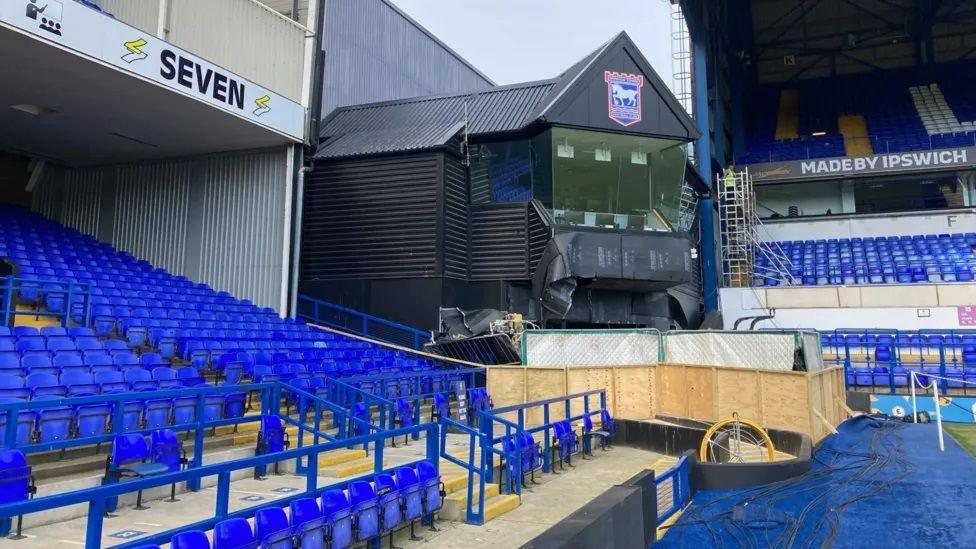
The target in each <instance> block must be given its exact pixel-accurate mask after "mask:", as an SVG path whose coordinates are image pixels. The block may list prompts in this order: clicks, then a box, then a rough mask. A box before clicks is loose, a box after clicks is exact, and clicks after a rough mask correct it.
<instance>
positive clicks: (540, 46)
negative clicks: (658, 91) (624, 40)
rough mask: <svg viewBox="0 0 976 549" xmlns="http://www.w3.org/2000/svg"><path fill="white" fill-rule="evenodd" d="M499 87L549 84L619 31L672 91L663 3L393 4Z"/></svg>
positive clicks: (421, 0)
mask: <svg viewBox="0 0 976 549" xmlns="http://www.w3.org/2000/svg"><path fill="white" fill-rule="evenodd" d="M392 1H393V3H394V4H396V5H397V6H398V7H399V8H400V9H402V10H403V11H405V12H406V13H407V14H408V15H410V17H413V18H414V19H416V20H417V21H418V22H419V23H420V24H421V25H423V26H424V27H426V28H427V30H429V31H431V32H432V33H433V34H434V35H435V36H437V37H438V38H440V39H441V41H443V42H444V43H445V44H447V45H448V46H450V47H451V48H452V49H453V50H454V51H456V52H458V53H459V54H460V55H461V56H462V57H464V58H465V59H467V60H468V61H469V62H470V63H471V64H472V65H474V66H475V67H477V68H478V69H479V70H480V71H481V72H483V73H485V74H486V75H488V77H489V78H491V79H492V80H494V81H495V82H497V83H498V84H513V83H516V82H527V81H530V80H541V79H544V78H552V77H554V76H556V75H557V74H559V73H560V72H562V71H563V70H565V69H567V68H569V66H570V65H572V64H573V63H575V62H576V61H579V60H580V59H581V58H582V57H583V56H584V55H586V54H588V53H590V52H591V51H593V50H595V49H596V48H597V47H599V46H600V45H601V44H603V43H604V42H606V41H607V40H609V39H610V38H612V37H613V36H614V35H616V34H617V33H618V32H620V31H621V30H625V31H627V34H629V35H630V37H631V38H632V39H633V40H634V42H636V43H637V46H638V47H639V48H640V49H641V51H642V52H643V53H644V56H645V57H647V59H648V60H649V61H650V62H651V65H653V66H654V70H655V71H657V73H658V74H659V75H660V76H661V79H662V80H664V82H666V83H667V84H668V85H669V86H670V85H671V20H670V17H671V15H670V14H671V8H670V3H669V2H667V0H612V1H610V0H392Z"/></svg>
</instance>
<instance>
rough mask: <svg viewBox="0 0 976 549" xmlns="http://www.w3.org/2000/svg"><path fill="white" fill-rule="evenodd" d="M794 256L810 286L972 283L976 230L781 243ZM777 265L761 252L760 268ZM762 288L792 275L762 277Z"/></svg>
mask: <svg viewBox="0 0 976 549" xmlns="http://www.w3.org/2000/svg"><path fill="white" fill-rule="evenodd" d="M774 246H778V247H779V248H780V249H782V250H783V252H784V255H785V256H786V257H787V258H789V261H790V265H791V267H790V269H791V273H790V274H792V278H793V280H794V281H795V282H796V283H797V284H802V285H804V286H826V285H841V284H845V285H849V284H908V283H916V282H938V283H941V282H972V281H973V275H974V273H976V233H956V234H937V235H936V234H928V235H911V236H886V237H885V236H879V237H864V238H859V237H854V238H841V239H836V238H832V239H820V240H802V241H800V240H795V241H784V242H777V243H775V245H774ZM776 265H777V263H775V262H771V261H770V259H769V257H768V256H766V255H764V254H758V255H757V258H756V266H757V271H760V272H763V273H775V272H776V271H777V267H776ZM753 282H754V284H755V285H756V286H778V285H781V284H788V283H789V277H786V276H785V273H784V274H783V276H782V277H780V278H777V277H776V276H775V274H768V275H767V276H757V277H755V278H754V281H753Z"/></svg>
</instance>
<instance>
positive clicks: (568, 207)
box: [536, 128, 687, 230]
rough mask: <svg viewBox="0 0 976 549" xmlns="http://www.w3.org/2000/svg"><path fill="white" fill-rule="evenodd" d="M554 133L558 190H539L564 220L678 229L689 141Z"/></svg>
mask: <svg viewBox="0 0 976 549" xmlns="http://www.w3.org/2000/svg"><path fill="white" fill-rule="evenodd" d="M548 133H549V134H550V135H549V138H550V143H548V144H549V147H550V150H551V151H552V153H551V156H550V158H551V161H552V186H551V188H552V192H551V195H549V194H548V193H545V192H540V191H538V190H537V191H536V197H537V198H539V199H540V200H541V201H542V202H543V204H545V205H546V206H547V207H550V208H551V209H552V211H553V217H554V218H555V219H556V221H557V222H558V223H561V224H565V225H583V226H588V227H604V228H612V229H631V230H672V227H673V226H674V225H675V224H676V223H677V220H678V206H679V203H680V198H681V187H682V184H683V182H684V170H685V164H686V161H687V149H686V145H685V143H684V142H681V141H675V140H670V139H653V138H648V137H639V136H633V135H622V134H613V133H603V132H591V131H583V130H571V129H567V128H553V129H552V130H551V132H548ZM537 139H539V138H537Z"/></svg>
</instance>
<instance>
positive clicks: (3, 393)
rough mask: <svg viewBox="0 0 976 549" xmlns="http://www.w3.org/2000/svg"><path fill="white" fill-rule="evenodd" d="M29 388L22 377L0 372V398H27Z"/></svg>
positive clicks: (29, 391) (28, 396)
mask: <svg viewBox="0 0 976 549" xmlns="http://www.w3.org/2000/svg"><path fill="white" fill-rule="evenodd" d="M30 396H31V390H30V389H28V388H27V385H26V383H25V380H24V378H22V377H20V376H15V375H9V374H0V398H2V399H20V400H27V399H29V398H30Z"/></svg>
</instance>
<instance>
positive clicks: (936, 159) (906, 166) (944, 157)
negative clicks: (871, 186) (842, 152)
mask: <svg viewBox="0 0 976 549" xmlns="http://www.w3.org/2000/svg"><path fill="white" fill-rule="evenodd" d="M974 165H976V147H962V148H955V149H940V150H935V151H912V152H904V153H890V154H873V155H871V156H844V157H840V158H816V159H813V160H791V161H786V162H768V163H763V164H749V173H751V174H752V177H753V179H754V180H755V181H756V182H763V183H767V182H780V181H795V180H806V179H836V178H838V177H858V176H865V175H879V174H895V173H906V172H915V171H933V170H950V169H966V168H971V167H973V166H974Z"/></svg>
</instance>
